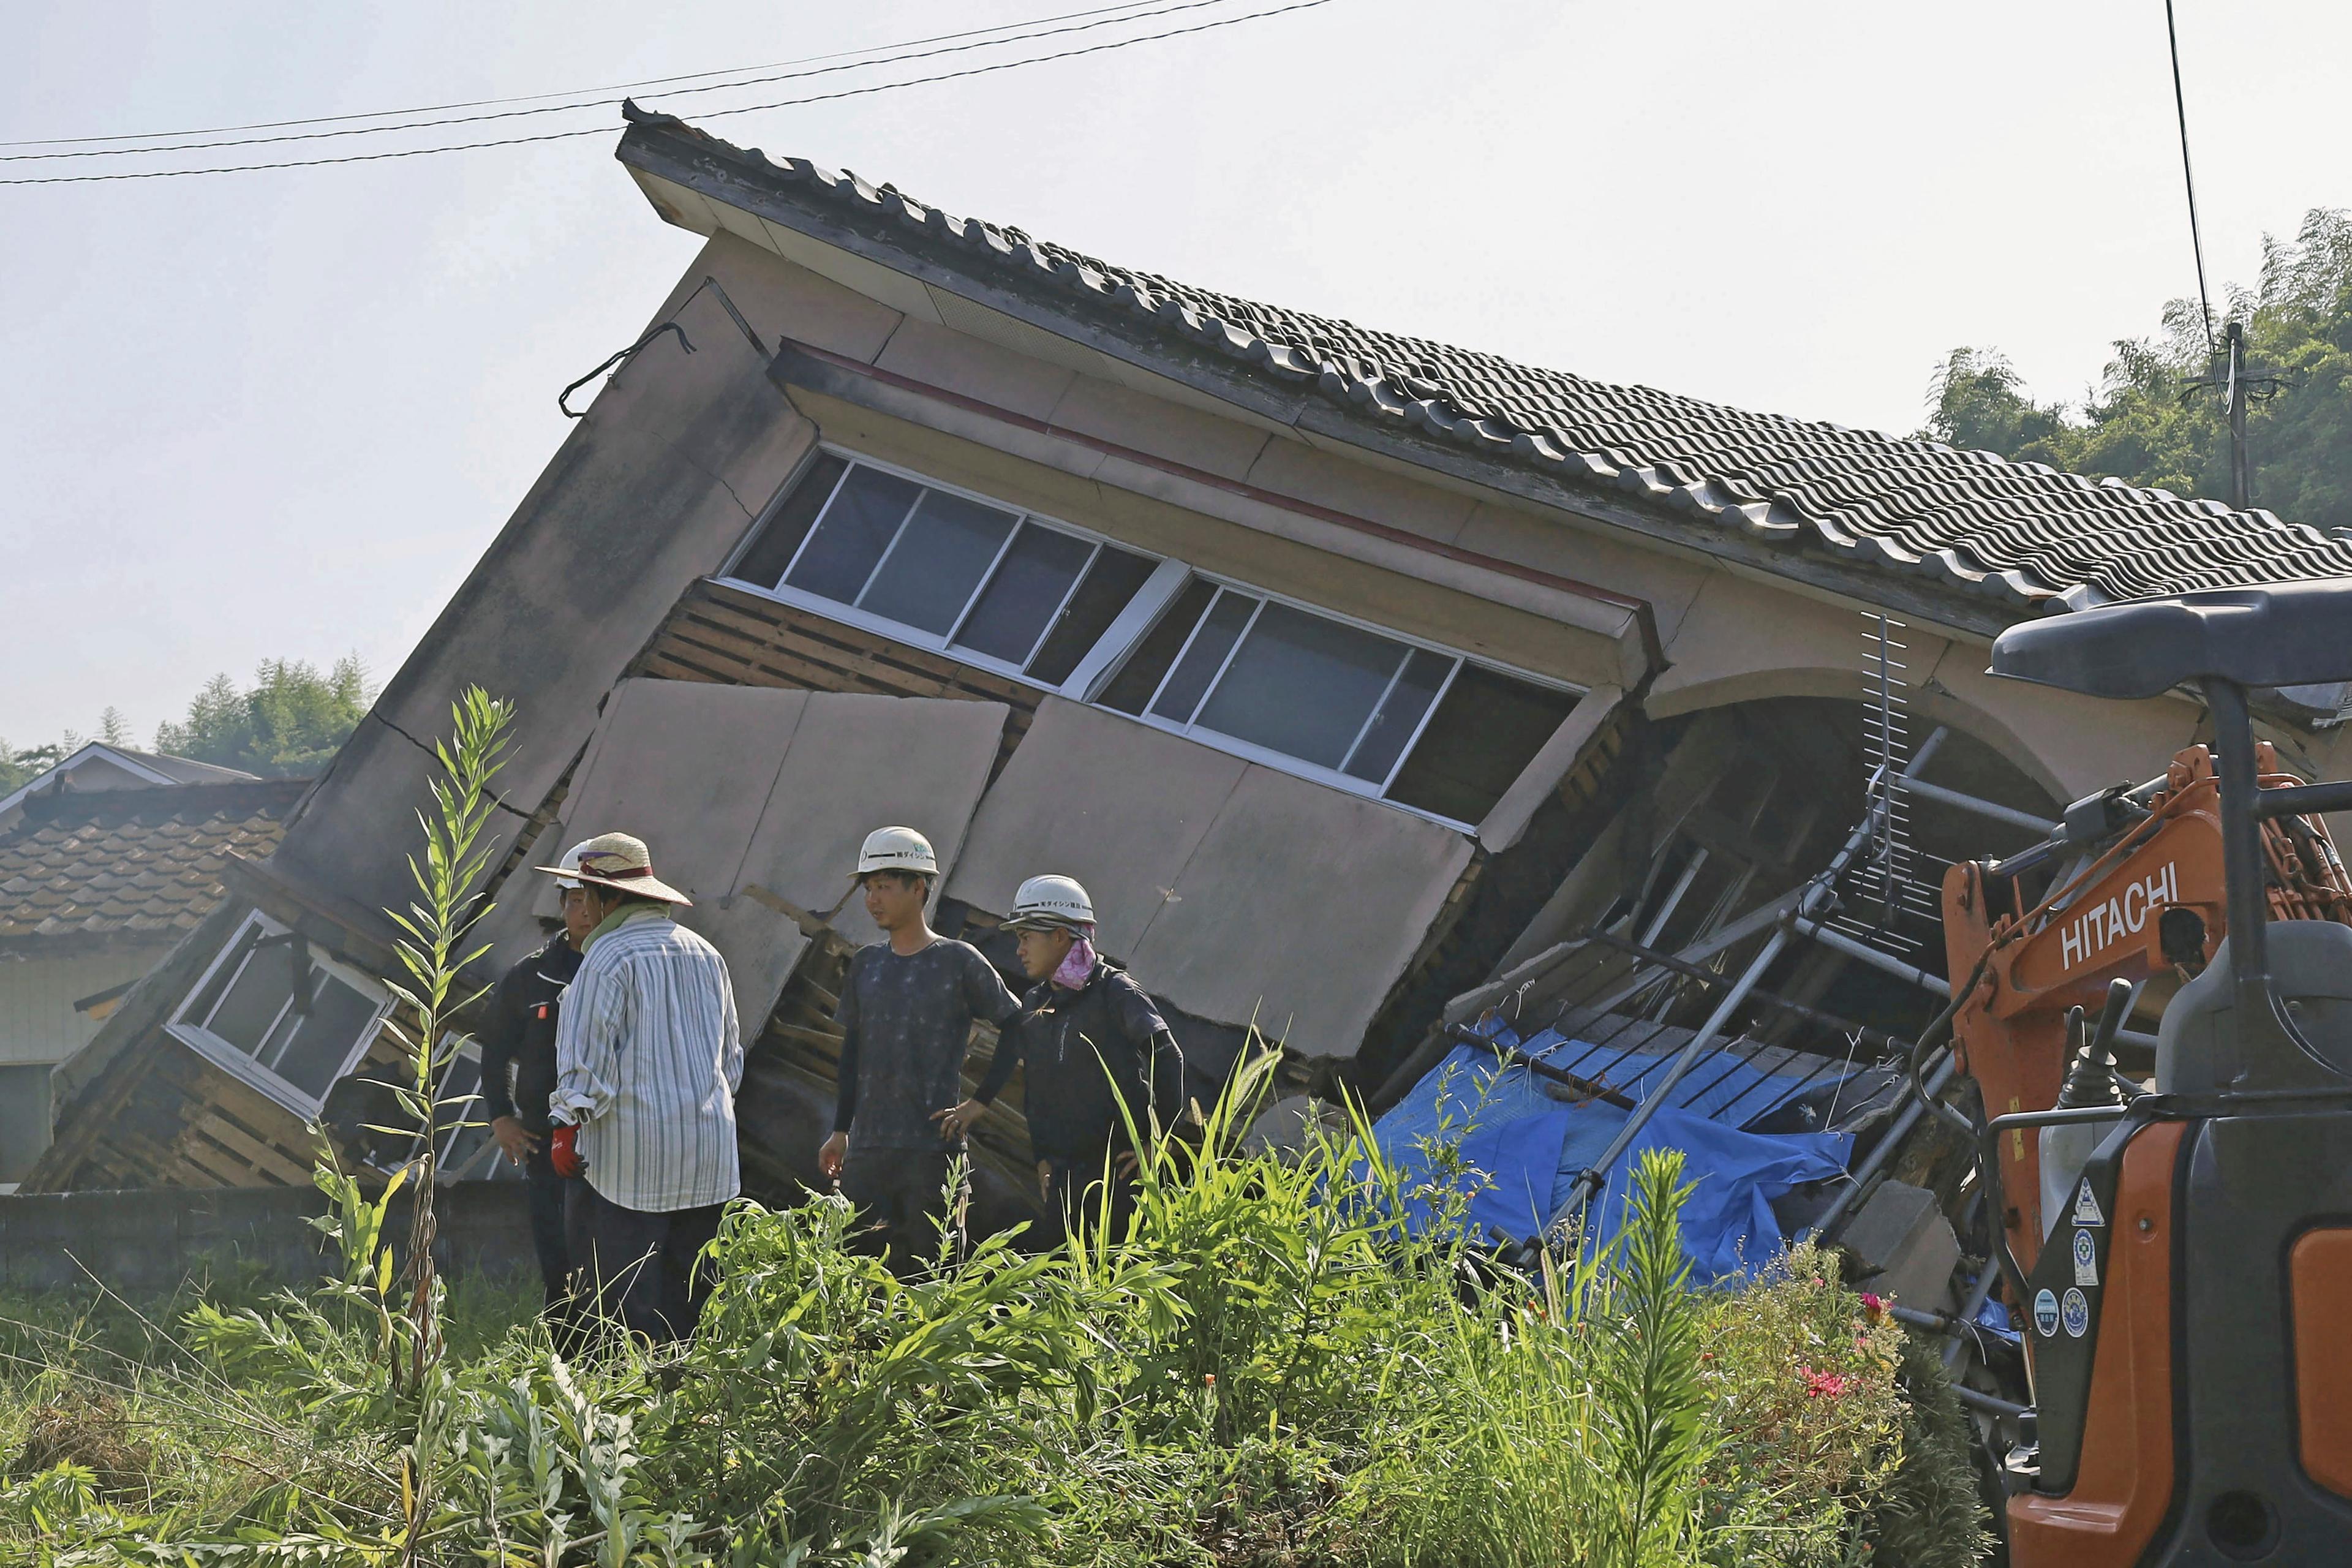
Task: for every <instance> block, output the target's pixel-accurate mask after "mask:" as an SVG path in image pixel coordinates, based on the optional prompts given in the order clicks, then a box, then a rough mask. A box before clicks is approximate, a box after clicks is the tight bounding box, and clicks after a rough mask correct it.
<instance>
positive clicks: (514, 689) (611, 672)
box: [273, 252, 871, 910]
mask: <svg viewBox="0 0 2352 1568" xmlns="http://www.w3.org/2000/svg"><path fill="white" fill-rule="evenodd" d="M770 267H771V268H772V263H771V264H770ZM705 276H712V277H716V278H717V279H719V283H720V285H721V286H722V287H724V288H725V289H727V292H728V294H729V296H730V298H732V299H735V300H737V301H738V302H739V304H741V305H742V306H743V307H744V308H745V309H746V310H747V311H749V310H751V309H752V304H751V301H752V300H757V301H758V302H759V304H760V305H761V307H763V309H761V312H760V316H759V317H757V318H755V319H758V320H759V321H760V330H761V331H762V332H763V333H768V334H773V333H775V332H778V331H783V330H787V329H789V330H793V331H797V332H800V333H802V334H803V335H808V334H809V332H810V331H811V329H810V327H809V325H808V323H807V321H804V320H800V319H776V318H779V317H780V316H783V315H786V314H787V313H788V312H790V311H792V310H796V309H797V310H801V311H803V313H806V312H814V313H817V314H819V315H821V316H824V317H825V318H827V319H832V318H835V317H838V318H841V319H845V320H854V318H855V310H852V309H851V308H850V307H849V306H845V305H843V304H841V303H840V302H837V301H833V300H822V299H820V300H798V299H795V298H791V297H784V298H779V297H777V290H776V288H775V286H774V284H773V282H772V280H770V279H761V278H760V277H758V276H756V275H754V274H752V273H751V272H750V271H749V270H747V269H746V268H744V267H743V265H742V258H740V257H733V258H730V256H729V255H727V254H714V253H711V252H706V254H705V255H704V256H703V257H701V258H698V262H697V265H696V267H695V268H692V269H690V270H689V271H688V275H687V278H688V281H687V283H686V284H684V285H682V286H681V288H680V289H679V290H678V291H677V294H675V295H673V297H672V300H671V301H670V302H669V303H667V305H666V306H665V311H666V312H674V313H675V319H676V320H677V322H678V324H679V325H680V326H681V327H683V328H684V329H685V331H686V332H687V334H688V338H689V339H690V340H691V341H692V342H693V344H694V347H695V351H696V352H695V353H692V354H687V353H682V352H681V351H680V349H679V347H678V345H677V340H676V338H675V337H674V336H672V335H667V334H666V335H665V336H663V337H662V338H660V339H658V340H656V342H653V343H651V344H649V345H648V346H647V347H646V349H645V350H644V351H643V352H641V353H638V354H637V355H636V357H635V358H634V359H632V360H631V361H629V362H628V363H625V365H624V366H623V367H622V368H621V370H620V371H619V373H618V374H615V375H614V377H613V378H612V380H611V381H610V382H608V383H607V384H606V385H605V387H604V391H603V392H602V393H601V394H599V395H597V397H596V399H595V402H594V404H593V405H592V406H591V408H590V410H589V413H588V415H587V417H585V418H584V419H583V420H581V421H580V422H579V424H578V425H577V426H575V427H574V428H573V430H572V434H571V436H570V437H568V438H567V439H566V440H565V441H564V443H563V446H562V448H561V449H560V450H559V451H558V452H557V453H556V455H555V458H554V460H553V461H552V462H551V463H550V464H549V465H548V467H547V469H546V471H545V472H544V473H542V474H541V476H540V479H539V481H538V482H537V483H536V484H534V485H533V486H532V487H531V489H530V493H529V494H528V495H526V496H525V497H524V498H523V501H522V504H521V505H520V507H518V508H517V509H516V510H515V512H514V515H513V516H512V517H511V518H510V519H509V521H508V522H507V525H506V527H505V528H504V529H503V530H502V531H500V532H499V537H498V538H497V540H496V541H495V542H492V544H491V545H490V547H489V549H488V551H487V552H484V554H483V556H482V558H481V560H480V561H479V562H478V563H476V565H475V567H474V570H473V572H472V574H470V575H469V576H468V577H467V581H466V583H465V585H464V586H463V587H461V588H460V589H459V590H458V591H457V595H455V596H454V597H453V598H452V599H451V600H450V601H449V603H448V605H446V606H445V607H444V608H443V610H442V612H441V614H440V616H438V617H437V618H436V620H435V622H434V624H433V626H432V629H431V630H430V631H428V632H427V633H426V634H425V637H424V638H423V639H422V640H421V641H420V642H419V643H418V645H417V647H416V650H415V653H413V654H412V655H411V656H410V657H409V659H408V661H407V663H406V664H404V666H403V667H402V668H401V670H400V673H399V674H398V675H397V676H395V677H394V679H393V680H392V681H391V683H390V684H389V685H387V686H386V687H385V689H384V691H383V696H382V697H380V698H379V699H378V700H377V701H376V704H375V707H374V710H373V711H372V712H371V713H370V714H369V716H368V718H367V719H366V720H365V721H363V722H362V724H361V726H360V728H359V730H358V731H357V732H356V733H354V734H353V736H352V739H351V741H350V742H348V743H347V744H346V745H345V746H344V747H343V750H342V751H341V753H340V754H339V755H338V756H337V757H336V759H335V762H334V765H333V766H332V767H331V769H330V770H329V772H328V773H327V774H326V776H325V777H324V778H323V779H322V780H321V781H320V784H319V787H318V788H317V790H316V791H315V792H314V793H313V794H312V795H311V796H310V798H309V800H308V801H306V802H305V804H304V805H303V806H302V808H301V810H300V811H299V814H298V815H297V816H296V817H295V819H294V820H293V822H292V823H291V824H290V825H289V827H288V830H287V834H286V837H285V841H284V843H283V844H282V845H281V846H280V847H279V848H278V853H277V856H276V857H275V858H274V862H273V863H274V865H275V866H276V867H277V868H278V870H279V871H280V872H281V873H283V874H285V875H286V876H288V877H289V878H290V879H293V880H295V881H297V882H299V883H301V884H304V885H307V886H310V887H314V888H317V889H321V890H322V891H326V892H329V893H331V894H333V895H336V896H337V897H338V898H339V899H341V900H345V901H347V902H348V903H349V904H352V905H355V906H357V907H359V908H361V909H364V910H379V909H382V908H383V907H385V906H387V905H390V906H393V907H404V906H405V904H406V902H407V900H408V898H409V882H408V870H407V867H406V864H405V860H404V856H405V855H406V853H407V852H408V851H409V849H410V848H411V847H412V846H413V845H414V843H415V839H416V826H415V812H416V810H417V808H418V807H419V806H421V805H424V804H425V802H426V800H427V798H428V794H427V790H428V780H429V778H430V775H431V768H432V762H431V757H430V755H429V752H428V751H427V749H426V748H427V747H428V746H429V744H430V743H431V742H432V741H433V740H434V739H435V738H436V737H438V736H442V735H445V734H446V732H447V731H448V729H449V723H450V717H449V715H450V704H451V703H452V701H453V700H455V699H456V698H457V696H458V694H459V693H460V692H462V691H463V690H464V689H465V688H466V687H467V686H469V685H479V686H482V687H484V688H485V689H488V690H489V691H490V692H491V693H492V694H494V695H496V696H499V697H503V698H507V699H509V700H512V701H513V702H514V703H515V704H516V705H517V708H518V710H519V715H518V719H517V721H516V725H515V729H514V741H513V745H512V748H511V750H510V752H509V757H508V761H507V764H506V768H505V770H504V772H503V773H501V775H500V777H499V790H500V794H501V795H502V797H503V799H504V800H505V801H506V802H508V803H509V805H508V807H507V808H506V809H502V810H501V811H499V812H498V813H496V814H494V819H493V823H492V830H493V832H494V834H495V836H496V842H495V844H494V846H493V848H494V850H495V851H496V852H497V853H499V854H503V853H504V851H505V849H506V848H507V847H508V846H509V845H510V844H511V843H512V841H513V839H514V837H515V836H516V834H517V833H518V832H519V831H520V829H521V827H522V826H523V824H524V822H525V820H526V819H527V818H528V816H530V813H531V812H533V811H535V810H536V809H537V808H538V806H539V805H540V803H541V801H542V800H544V799H545V798H546V796H547V794H548V792H549V791H550V790H551V788H552V787H553V786H554V784H555V783H556V782H557V780H558V779H560V778H561V777H562V773H563V770H564V769H565V767H567V766H568V765H569V764H570V763H571V762H572V758H573V757H574V756H575V755H577V754H578V752H579V751H580V748H581V745H582V743H583V742H584V741H585V740H586V739H587V737H588V735H589V733H590V731H592V730H593V727H594V725H595V722H596V716H597V711H598V709H599V707H600V705H601V704H602V702H603V700H604V694H605V693H606V692H607V691H608V690H610V689H612V687H613V684H614V682H615V681H617V680H618V679H620V678H621V675H622V672H623V671H624V670H625V668H627V666H628V664H629V661H630V660H631V659H632V658H635V656H636V654H637V652H638V650H639V649H640V648H642V647H644V646H645V643H646V639H647V638H648V637H651V636H652V635H653V633H654V631H655V630H656V628H657V627H658V626H659V625H660V624H661V621H662V618H663V616H665V615H667V613H668V611H669V608H670V606H671V605H674V604H675V603H676V602H677V598H678V595H680V594H682V593H683V592H685V590H686V589H687V587H688V585H689V584H692V583H693V581H694V580H695V579H696V578H698V577H700V576H703V575H706V574H709V573H711V572H715V571H716V570H718V569H719V565H720V564H721V563H723V562H724V561H725V560H726V558H727V555H728V553H729V552H730V551H731V550H732V549H733V548H734V547H735V545H736V543H737V542H738V541H740V539H741V538H742V536H743V535H744V533H745V532H746V531H748V530H749V529H750V527H751V523H752V521H753V520H754V518H755V517H756V515H757V513H758V512H759V510H761V509H762V508H763V507H764V506H765V505H766V504H767V502H768V500H769V499H770V498H772V496H773V495H774V494H775V493H776V491H777V489H779V488H780V487H781V486H782V484H783V482H784V481H785V479H787V478H789V477H790V475H791V473H792V471H793V468H794V466H795V465H796V464H797V463H798V462H799V460H800V459H801V458H802V457H803V455H805V454H806V452H807V451H808V449H809V447H811V446H812V445H813V443H814V439H815V434H816V433H815V429H814V426H811V425H810V424H809V423H808V422H807V421H806V420H804V419H802V418H801V417H799V416H797V415H795V414H794V413H793V410H792V408H791V406H790V405H788V404H787V403H786V402H785V401H784V398H783V396H782V394H780V393H779V392H778V391H777V390H776V388H775V387H774V385H773V384H771V383H770V382H769V381H768V379H767V377H766V374H765V372H766V369H767V357H766V355H765V354H764V353H760V352H758V351H756V350H755V349H754V348H753V346H752V345H751V343H750V342H748V341H746V339H745V337H744V336H743V334H742V332H741V331H740V330H738V328H737V327H736V326H735V324H734V322H733V321H731V320H730V317H729V315H728V313H727V311H726V310H725V309H724V308H723V307H722V305H721V304H720V302H719V299H718V298H717V296H716V295H715V294H714V293H713V292H712V291H710V290H709V289H703V290H701V291H700V292H698V293H696V292H693V291H692V290H693V288H694V285H695V284H697V283H698V282H699V281H700V280H701V279H702V278H704V277H705ZM805 291H806V290H804V292H805ZM854 305H855V306H856V307H857V308H862V309H865V310H871V307H870V306H868V305H866V302H865V301H863V300H854ZM666 319H669V316H668V314H667V313H666V314H665V315H664V316H662V317H657V318H656V320H666ZM600 346H601V345H587V346H583V349H582V351H581V357H582V358H583V360H592V359H593V356H594V353H595V352H596V350H597V348H598V347H600Z"/></svg>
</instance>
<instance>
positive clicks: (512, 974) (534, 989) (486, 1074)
mask: <svg viewBox="0 0 2352 1568" xmlns="http://www.w3.org/2000/svg"><path fill="white" fill-rule="evenodd" d="M560 864H562V866H563V867H565V868H567V869H577V868H578V867H579V864H580V847H579V846H578V845H574V846H573V847H572V848H571V849H570V850H568V851H566V852H565V854H564V857H563V858H562V861H561V862H560ZM555 885H556V889H557V896H558V897H559V898H561V899H562V900H563V906H562V907H563V929H562V931H558V932H556V933H555V935H554V936H553V937H552V938H551V940H550V941H549V942H548V944H547V945H546V946H545V947H542V948H541V949H540V950H539V951H538V952H534V953H532V954H531V955H530V957H529V958H526V959H524V960H523V961H522V962H521V963H518V964H516V965H515V966H514V967H513V968H511V969H509V970H508V971H507V972H506V973H505V974H504V975H502V976H500V977H499V983H498V984H497V985H496V986H494V987H493V988H492V989H491V991H490V1000H489V1008H488V1017H487V1018H486V1019H485V1021H484V1023H483V1026H482V1029H481V1035H480V1039H481V1047H482V1110H483V1113H484V1114H485V1115H486V1116H488V1118H489V1122H490V1136H491V1137H493V1138H495V1139H497V1140H498V1144H499V1148H500V1149H501V1150H503V1151H505V1152H506V1157H507V1159H508V1161H509V1163H513V1164H516V1165H520V1166H521V1167H522V1170H523V1179H524V1181H525V1182H526V1183H527V1184H528V1185H529V1187H530V1239H531V1247H532V1248H533V1250H534V1251H536V1252H537V1253H538V1254H539V1274H540V1279H541V1283H542V1284H543V1285H545V1286H546V1288H547V1312H548V1314H549V1316H550V1317H551V1318H554V1317H556V1316H558V1315H560V1313H561V1311H562V1309H563V1307H564V1304H565V1302H566V1301H567V1300H569V1299H570V1296H571V1288H572V1287H571V1280H572V1259H571V1253H570V1249H569V1248H568V1247H566V1246H565V1244H564V1239H563V1205H564V1195H565V1183H564V1179H563V1178H562V1176H560V1175H558V1174H557V1173H556V1171H555V1167H554V1166H553V1165H552V1164H551V1163H549V1161H548V1156H547V1138H548V1121H547V1097H548V1095H549V1094H550V1093H551V1092H552V1091H553V1090H554V1089H555V1020H556V1015H557V1010H558V1008H559V1007H560V1005H562V996H563V988H564V987H565V986H567V985H569V984H572V976H573V975H574V974H576V973H579V971H580V949H581V946H582V944H583V943H584V942H586V941H587V938H588V932H589V931H591V930H593V928H594V926H595V923H596V920H595V915H594V912H593V910H592V909H591V907H590V906H589V904H588V902H587V900H585V899H584V898H583V896H582V894H581V890H580V883H579V881H578V880H577V879H574V878H571V877H558V878H557V879H556V881H555ZM510 1078H511V1082H509V1079H510Z"/></svg>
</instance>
